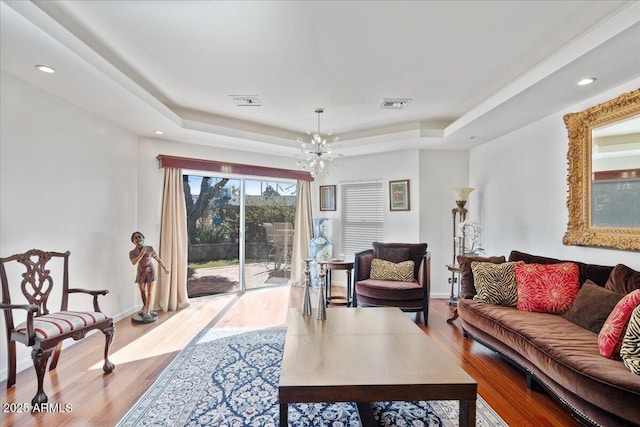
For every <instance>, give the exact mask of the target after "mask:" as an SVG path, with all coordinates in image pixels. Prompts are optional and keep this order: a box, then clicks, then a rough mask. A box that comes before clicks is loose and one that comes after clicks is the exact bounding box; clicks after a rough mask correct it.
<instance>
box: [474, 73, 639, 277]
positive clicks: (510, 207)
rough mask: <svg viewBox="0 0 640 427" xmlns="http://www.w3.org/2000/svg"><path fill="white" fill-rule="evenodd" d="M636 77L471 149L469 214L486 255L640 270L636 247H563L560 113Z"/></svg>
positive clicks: (563, 155)
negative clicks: (517, 255) (534, 257)
mask: <svg viewBox="0 0 640 427" xmlns="http://www.w3.org/2000/svg"><path fill="white" fill-rule="evenodd" d="M639 86H640V79H636V80H635V81H633V82H629V83H628V84H625V85H624V86H622V87H619V88H617V89H615V90H612V91H608V92H606V93H603V94H601V95H599V96H597V97H594V98H592V99H589V100H586V101H584V102H581V103H580V104H577V105H573V106H571V107H569V108H567V109H566V110H565V111H563V112H560V113H557V114H553V115H551V116H549V117H546V118H544V119H542V120H539V121H537V122H535V123H531V124H529V125H528V126H525V127H523V128H521V129H519V130H517V131H515V132H512V133H511V134H509V135H506V136H503V137H501V138H498V139H496V140H495V141H492V142H491V143H488V144H485V145H482V146H481V147H478V148H475V149H473V150H471V153H470V185H471V186H472V187H476V188H477V190H476V192H475V193H472V194H471V197H470V204H471V206H476V207H478V208H476V209H471V210H470V217H471V218H472V219H474V220H479V221H480V223H481V224H482V225H483V227H484V231H483V243H484V247H485V248H486V249H487V254H488V255H505V256H508V255H509V252H510V251H511V250H512V249H516V250H520V251H523V252H528V253H532V254H536V255H544V256H549V257H554V258H562V259H571V260H579V261H584V262H588V263H595V264H601V265H615V264H617V263H622V264H626V265H628V266H629V267H631V268H634V269H636V270H640V256H639V255H638V253H637V252H629V251H619V250H613V249H598V248H588V247H578V246H564V245H563V244H562V237H563V236H564V233H565V231H566V226H567V221H568V211H567V207H566V200H567V191H568V186H567V167H568V164H567V150H568V137H567V131H566V129H565V126H564V122H563V120H562V117H563V115H564V114H566V113H569V112H577V111H582V110H584V109H586V108H588V107H591V106H593V105H596V104H598V103H601V102H605V101H607V100H609V99H613V98H615V97H616V96H618V95H620V94H622V93H624V92H628V91H630V90H633V89H636V88H638V87H639Z"/></svg>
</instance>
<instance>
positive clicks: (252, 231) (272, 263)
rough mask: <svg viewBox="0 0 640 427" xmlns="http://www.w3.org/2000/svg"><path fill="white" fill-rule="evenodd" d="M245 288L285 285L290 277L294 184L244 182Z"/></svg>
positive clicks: (294, 206) (294, 203)
mask: <svg viewBox="0 0 640 427" xmlns="http://www.w3.org/2000/svg"><path fill="white" fill-rule="evenodd" d="M245 184H246V185H245V203H244V205H245V230H246V233H245V255H246V257H245V276H244V278H245V283H246V287H247V289H252V288H259V287H264V286H269V285H282V284H286V283H287V282H288V281H289V279H290V278H291V252H292V251H291V249H292V245H293V220H294V218H295V209H296V184H295V182H282V181H265V180H260V181H258V180H246V181H245Z"/></svg>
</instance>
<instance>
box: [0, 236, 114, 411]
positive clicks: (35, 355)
mask: <svg viewBox="0 0 640 427" xmlns="http://www.w3.org/2000/svg"><path fill="white" fill-rule="evenodd" d="M69 255H70V252H69V251H67V252H65V253H60V252H45V251H41V250H38V249H32V250H30V251H28V252H25V253H23V254H16V255H13V256H10V257H7V258H0V278H1V280H2V303H0V309H2V310H3V311H4V319H5V325H6V328H7V330H6V334H7V354H8V358H9V364H8V368H9V372H8V378H7V388H10V387H12V386H13V385H14V384H15V382H16V341H17V342H21V343H22V344H24V345H26V346H29V347H31V358H32V359H33V366H34V367H35V370H36V375H37V377H38V391H37V393H36V395H35V396H34V398H33V399H32V401H31V404H32V406H34V407H35V406H36V405H40V404H42V403H45V402H47V399H48V398H47V395H46V394H45V392H44V390H43V382H44V374H45V371H46V369H47V361H48V360H49V358H50V357H51V356H52V355H53V358H52V359H51V364H50V365H49V370H53V369H55V368H56V366H57V364H58V358H59V357H60V351H61V350H62V341H63V340H65V339H67V338H73V339H74V340H79V339H82V338H84V337H85V335H86V333H87V332H89V331H91V330H94V329H99V330H101V331H102V332H103V333H104V335H105V338H106V343H105V347H104V366H103V368H102V369H103V370H104V372H106V373H110V372H111V371H113V368H114V365H113V363H111V362H110V361H109V347H110V345H111V341H112V340H113V335H114V333H115V328H114V326H113V319H112V318H111V317H108V316H106V315H105V314H103V313H102V312H101V311H100V307H99V306H98V296H99V295H106V294H108V293H109V291H107V290H100V291H92V290H86V289H77V288H75V289H69ZM52 259H55V260H54V261H53V262H52V264H53V267H51V266H48V265H47V263H48V262H49V261H50V260H52ZM20 264H22V266H20ZM60 264H62V269H61V271H58V272H57V273H56V270H55V268H56V267H58V266H59V265H60ZM50 268H53V269H54V274H53V276H54V277H56V278H57V277H59V275H60V274H61V276H62V286H61V291H62V294H61V298H62V304H61V308H60V311H58V312H53V313H50V312H49V309H48V307H47V301H48V299H49V296H50V294H51V291H52V290H53V289H54V288H55V286H54V280H53V278H52V274H51V269H50ZM25 269H26V272H25ZM7 272H10V273H15V274H11V276H12V277H13V276H17V274H20V272H22V273H21V277H22V280H21V281H20V282H19V279H17V278H16V280H12V282H11V284H10V283H9V277H8V275H7ZM57 289H60V287H57ZM18 290H20V291H21V292H22V295H23V296H24V299H26V301H27V304H22V305H20V304H13V303H12V300H11V292H14V294H17V292H18ZM73 293H84V294H88V295H92V296H93V310H94V311H68V310H67V305H68V298H69V294H73ZM14 310H25V311H26V321H24V322H22V323H20V324H19V325H15V323H14V318H13V311H14Z"/></svg>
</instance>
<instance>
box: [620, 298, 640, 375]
mask: <svg viewBox="0 0 640 427" xmlns="http://www.w3.org/2000/svg"><path fill="white" fill-rule="evenodd" d="M620 357H621V358H622V361H623V362H624V365H625V366H626V367H627V368H629V369H630V370H631V372H633V373H634V374H636V375H640V305H639V306H637V307H636V308H635V309H634V310H633V313H631V319H630V320H629V325H628V326H627V332H626V333H625V334H624V339H623V340H622V347H620Z"/></svg>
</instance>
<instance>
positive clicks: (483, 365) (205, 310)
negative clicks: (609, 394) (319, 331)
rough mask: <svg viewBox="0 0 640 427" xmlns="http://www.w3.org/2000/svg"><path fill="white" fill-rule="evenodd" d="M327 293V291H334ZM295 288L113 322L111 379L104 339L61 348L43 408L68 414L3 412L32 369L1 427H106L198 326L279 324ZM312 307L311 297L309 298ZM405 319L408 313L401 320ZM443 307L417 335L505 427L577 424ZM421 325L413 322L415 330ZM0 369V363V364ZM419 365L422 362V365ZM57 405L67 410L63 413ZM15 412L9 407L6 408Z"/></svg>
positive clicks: (295, 300) (5, 396) (6, 393)
mask: <svg viewBox="0 0 640 427" xmlns="http://www.w3.org/2000/svg"><path fill="white" fill-rule="evenodd" d="M336 289H338V290H339V289H340V288H336V287H334V293H335V292H336ZM301 299H302V289H301V288H299V287H288V286H283V287H277V288H270V289H262V290H254V291H249V292H246V293H244V294H239V295H226V296H217V297H206V298H199V299H192V300H191V306H190V307H188V308H186V309H184V310H181V311H178V312H170V313H160V320H159V321H158V322H157V323H154V324H149V325H134V324H132V323H131V321H130V319H129V318H126V319H123V320H121V321H120V322H118V323H117V325H116V327H117V332H116V335H115V339H114V342H113V345H112V347H111V360H112V361H113V362H114V363H115V364H116V369H115V370H114V372H113V373H112V374H109V375H104V374H103V372H102V350H103V347H104V336H103V335H102V334H101V333H98V334H94V335H92V336H90V337H88V338H86V339H85V340H83V341H82V342H80V343H78V344H77V345H74V346H72V347H70V348H68V349H65V350H63V353H62V355H61V357H60V362H59V364H58V368H57V369H56V370H55V371H53V372H51V373H50V372H47V374H46V376H45V385H44V386H45V392H46V393H47V395H48V396H49V403H51V404H60V405H59V407H60V408H61V409H69V408H68V407H69V406H70V411H68V412H57V413H46V412H43V413H35V414H33V413H19V412H14V413H10V412H6V411H5V409H7V408H5V407H6V406H7V405H8V404H21V403H28V402H30V401H31V398H32V397H33V395H34V394H35V391H36V387H37V382H36V378H35V373H34V372H33V369H26V370H24V371H22V372H20V373H19V374H18V375H17V380H16V385H15V386H14V387H12V388H11V389H9V390H7V389H6V381H5V382H2V383H0V401H1V402H2V406H3V408H2V409H3V410H2V412H1V413H0V424H1V425H2V426H47V427H49V426H113V425H115V424H116V423H117V422H118V421H119V420H120V419H121V418H122V417H123V416H124V414H125V413H126V412H127V411H128V410H129V408H131V407H132V406H133V404H134V403H135V402H136V401H137V400H138V399H139V398H140V397H141V396H142V394H143V393H144V392H145V391H146V390H147V388H148V387H149V386H150V385H151V384H153V382H154V381H155V380H156V378H157V377H158V376H159V375H160V373H161V372H162V371H163V370H164V369H165V368H166V367H167V366H168V365H169V363H170V362H171V361H172V360H173V358H174V357H175V356H176V355H177V354H178V352H179V351H180V349H181V348H183V347H184V346H185V345H186V344H187V343H188V342H189V341H190V340H191V338H193V337H194V336H195V335H196V334H197V333H198V332H199V331H200V330H201V329H203V328H204V327H205V326H207V325H208V326H209V327H213V328H228V327H272V326H284V324H285V320H286V319H285V318H286V314H287V311H288V308H289V307H290V306H291V307H300V305H301V304H300V303H301ZM312 301H313V302H314V303H315V299H314V298H312ZM407 316H410V317H411V318H412V319H413V318H414V317H415V314H407ZM448 317H449V307H448V306H447V305H446V303H445V301H444V300H432V302H431V307H430V318H429V327H428V328H425V327H424V325H422V326H421V327H422V329H423V330H424V331H425V333H427V334H428V335H429V336H431V337H432V338H433V339H434V340H436V341H437V342H438V343H439V344H440V345H441V346H442V348H443V349H444V351H446V352H448V353H449V354H450V355H451V357H452V358H453V359H454V360H456V361H458V363H460V365H461V366H462V367H463V368H464V369H465V370H466V371H467V372H468V373H469V374H470V375H471V376H472V377H473V378H474V379H475V380H476V381H477V382H478V392H479V394H480V395H481V396H482V397H483V398H484V399H485V400H486V401H487V402H488V403H489V404H490V405H491V407H493V408H494V409H495V410H496V411H497V412H498V414H500V416H501V417H502V418H503V419H504V420H505V421H506V422H507V423H508V424H509V425H512V426H579V424H578V423H577V422H576V421H575V420H574V419H573V418H572V417H571V416H570V415H569V414H568V413H567V412H566V411H564V410H563V409H562V408H561V407H560V405H559V404H557V403H556V402H555V401H554V400H553V399H551V398H550V397H549V396H547V395H545V394H541V393H538V392H533V391H529V390H527V389H526V386H525V379H524V376H523V375H522V374H521V373H520V372H519V371H517V370H516V369H515V368H513V367H512V366H511V365H509V364H508V363H507V362H505V361H504V360H502V359H501V358H500V357H498V356H497V355H496V354H495V353H493V352H491V351H490V350H488V349H486V348H485V347H483V346H482V345H480V344H478V343H477V342H474V341H472V340H468V339H465V338H464V337H463V336H462V328H461V327H460V325H459V324H458V322H459V321H455V322H453V324H448V323H447V322H446V319H447V318H448ZM421 323H422V322H420V324H421ZM1 363H3V364H4V363H6V361H4V360H3V361H2V362H1ZM425 363H428V361H426V360H425ZM65 404H66V405H67V407H65ZM14 406H15V405H14Z"/></svg>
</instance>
